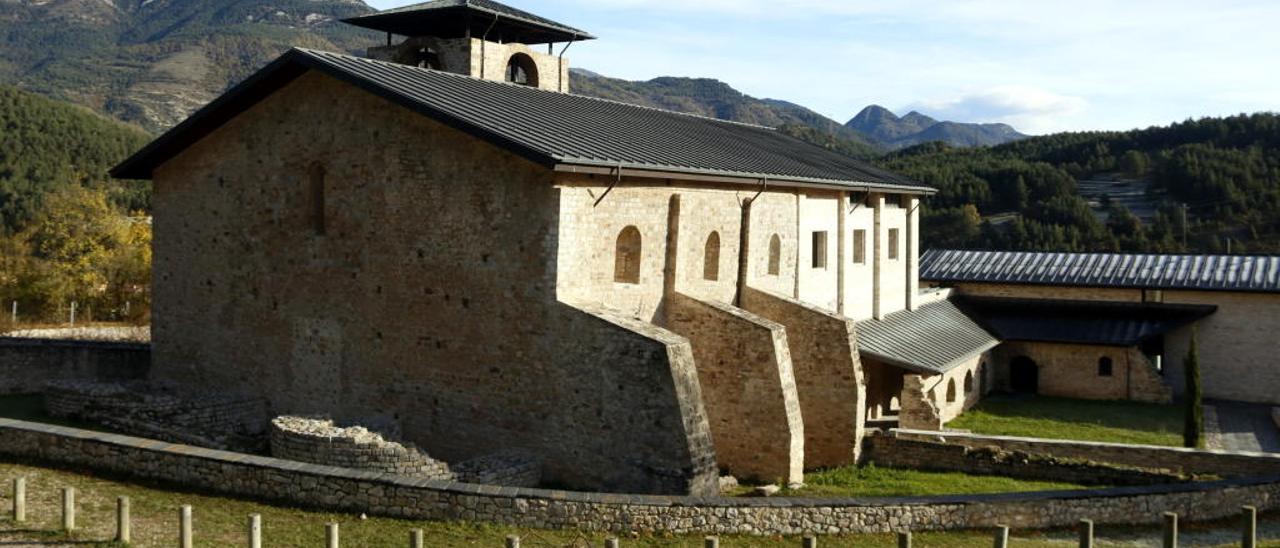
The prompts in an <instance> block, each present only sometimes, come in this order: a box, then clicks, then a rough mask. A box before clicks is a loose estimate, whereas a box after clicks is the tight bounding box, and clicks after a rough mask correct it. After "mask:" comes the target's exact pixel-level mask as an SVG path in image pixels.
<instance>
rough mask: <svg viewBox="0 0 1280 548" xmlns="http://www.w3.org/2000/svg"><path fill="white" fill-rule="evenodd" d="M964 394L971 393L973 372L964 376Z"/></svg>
mask: <svg viewBox="0 0 1280 548" xmlns="http://www.w3.org/2000/svg"><path fill="white" fill-rule="evenodd" d="M964 393H965V394H971V393H973V371H969V372H967V373H965V374H964Z"/></svg>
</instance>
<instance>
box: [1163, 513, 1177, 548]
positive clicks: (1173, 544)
mask: <svg viewBox="0 0 1280 548" xmlns="http://www.w3.org/2000/svg"><path fill="white" fill-rule="evenodd" d="M1164 548H1178V514H1175V513H1173V512H1165V513H1164Z"/></svg>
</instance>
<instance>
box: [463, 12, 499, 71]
mask: <svg viewBox="0 0 1280 548" xmlns="http://www.w3.org/2000/svg"><path fill="white" fill-rule="evenodd" d="M497 25H498V14H496V13H495V14H493V22H492V23H489V28H487V29H484V35H483V36H481V37H480V79H481V80H483V79H484V73H485V70H484V68H485V65H487V64H488V63H487V62H486V61H488V60H489V58H488V55H489V54H488V53H487V48H486V47H485V44H486V43H487V42H488V41H489V33H490V32H492V31H493V27H496V26H497ZM468 28H470V27H468Z"/></svg>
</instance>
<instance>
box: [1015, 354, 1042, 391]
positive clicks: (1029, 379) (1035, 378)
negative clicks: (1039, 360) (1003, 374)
mask: <svg viewBox="0 0 1280 548" xmlns="http://www.w3.org/2000/svg"><path fill="white" fill-rule="evenodd" d="M1009 388H1010V389H1011V390H1013V392H1014V393H1016V394H1035V393H1038V392H1039V391H1040V366H1038V365H1036V362H1035V360H1032V359H1031V358H1028V357H1026V356H1018V357H1016V358H1014V359H1013V361H1012V362H1010V363H1009Z"/></svg>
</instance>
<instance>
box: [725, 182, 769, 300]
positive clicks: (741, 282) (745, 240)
mask: <svg viewBox="0 0 1280 548" xmlns="http://www.w3.org/2000/svg"><path fill="white" fill-rule="evenodd" d="M768 188H769V180H768V179H761V180H760V191H759V192H756V195H755V196H752V197H750V198H747V199H746V200H745V201H743V202H742V221H741V223H739V225H738V287H737V288H736V289H735V291H734V293H733V306H736V307H739V308H741V307H742V292H743V291H744V289H745V288H746V287H747V272H748V269H749V268H750V265H751V255H750V248H751V206H752V204H754V203H755V202H756V198H759V197H760V195H761V194H764V191H765V190H766V189H768Z"/></svg>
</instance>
